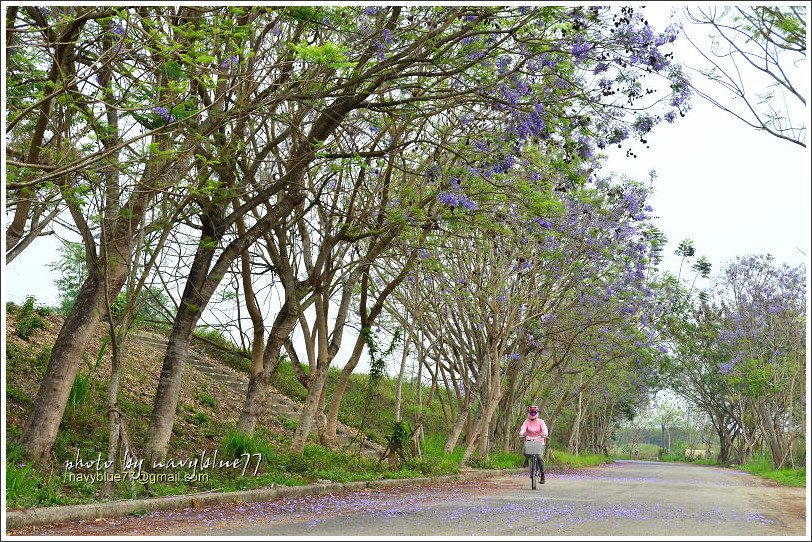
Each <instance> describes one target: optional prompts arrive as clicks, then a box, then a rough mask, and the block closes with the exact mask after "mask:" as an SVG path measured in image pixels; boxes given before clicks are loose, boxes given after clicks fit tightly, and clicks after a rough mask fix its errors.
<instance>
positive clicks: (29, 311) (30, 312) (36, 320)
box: [14, 296, 45, 341]
mask: <svg viewBox="0 0 812 542" xmlns="http://www.w3.org/2000/svg"><path fill="white" fill-rule="evenodd" d="M43 328H45V320H43V319H42V316H41V315H40V311H38V310H34V298H33V297H32V296H28V297H27V298H26V299H25V303H23V306H22V307H20V312H19V314H18V315H17V326H16V328H15V330H14V331H15V333H16V334H17V336H18V337H19V338H21V339H23V340H25V341H27V340H28V339H29V338H30V337H31V335H32V334H33V333H34V332H35V331H36V330H38V329H43Z"/></svg>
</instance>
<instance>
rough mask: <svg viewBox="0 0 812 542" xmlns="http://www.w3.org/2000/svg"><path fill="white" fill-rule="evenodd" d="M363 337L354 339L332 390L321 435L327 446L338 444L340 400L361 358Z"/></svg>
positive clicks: (323, 442)
mask: <svg viewBox="0 0 812 542" xmlns="http://www.w3.org/2000/svg"><path fill="white" fill-rule="evenodd" d="M364 344H365V343H364V337H363V335H359V336H358V338H357V339H356V341H355V346H354V347H353V350H352V354H351V355H350V359H349V360H347V364H346V365H344V368H343V369H342V370H341V376H340V377H339V379H338V384H337V385H336V388H335V389H334V390H333V395H332V397H331V398H330V407H329V409H328V410H327V423H326V424H325V427H324V433H323V434H322V435H321V442H322V444H324V445H325V446H327V447H336V446H338V438H337V437H336V430H337V429H338V414H339V411H340V409H341V400H342V399H343V398H344V392H346V391H347V384H348V383H349V381H350V376H351V375H352V372H353V371H354V370H355V367H356V366H357V365H358V361H359V360H360V359H361V352H363V350H364Z"/></svg>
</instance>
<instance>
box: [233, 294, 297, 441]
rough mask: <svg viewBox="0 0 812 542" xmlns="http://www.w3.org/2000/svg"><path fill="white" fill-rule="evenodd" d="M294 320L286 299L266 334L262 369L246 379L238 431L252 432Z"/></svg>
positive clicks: (295, 316) (294, 314) (294, 313)
mask: <svg viewBox="0 0 812 542" xmlns="http://www.w3.org/2000/svg"><path fill="white" fill-rule="evenodd" d="M296 320H297V311H295V310H290V300H288V302H286V303H285V304H284V305H283V306H282V308H281V309H280V311H279V313H278V314H277V315H276V319H275V320H274V324H273V327H272V328H271V332H270V335H269V336H268V342H267V344H266V345H265V351H264V352H263V354H262V367H263V369H262V371H260V373H259V374H256V375H251V376H250V377H249V379H248V391H247V392H246V394H245V401H244V402H243V407H242V411H241V412H240V418H239V420H238V421H237V429H238V430H239V431H242V432H244V433H249V434H251V433H253V432H254V429H255V427H256V424H257V417H258V416H259V411H260V409H261V407H262V404H263V402H264V401H265V396H266V394H267V391H268V383H269V381H270V379H271V375H273V373H274V371H275V370H276V367H277V365H278V364H279V354H280V352H281V351H282V346H283V345H284V344H285V341H286V340H287V339H288V337H290V334H291V333H292V332H293V329H294V328H295V327H296Z"/></svg>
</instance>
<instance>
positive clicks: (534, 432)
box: [519, 418, 547, 442]
mask: <svg viewBox="0 0 812 542" xmlns="http://www.w3.org/2000/svg"><path fill="white" fill-rule="evenodd" d="M525 435H527V436H528V437H530V438H531V439H532V440H537V441H539V442H547V440H546V439H547V424H546V423H544V420H542V419H541V418H538V419H537V420H531V419H530V418H527V419H526V420H525V421H524V423H523V424H522V428H521V429H519V436H520V437H523V436H525ZM537 437H541V438H537Z"/></svg>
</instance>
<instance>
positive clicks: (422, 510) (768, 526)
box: [9, 461, 808, 537]
mask: <svg viewBox="0 0 812 542" xmlns="http://www.w3.org/2000/svg"><path fill="white" fill-rule="evenodd" d="M805 514H806V491H805V489H804V488H788V487H782V486H779V485H777V484H776V483H774V482H771V481H769V480H765V479H761V478H758V477H755V476H752V475H750V474H747V473H743V472H739V471H735V470H730V469H722V468H718V467H707V466H698V465H689V464H679V463H656V462H647V461H617V462H615V463H613V464H610V465H603V466H600V467H592V468H585V469H578V470H560V471H555V470H551V471H549V472H548V474H547V483H546V484H545V485H543V486H540V488H539V490H537V491H531V490H530V483H529V479H528V478H527V476H526V474H522V475H509V476H502V477H499V478H491V479H487V480H477V481H470V482H453V483H444V484H430V485H420V486H412V487H400V488H394V487H393V488H379V489H366V490H361V491H345V492H341V493H336V494H333V495H320V496H313V497H303V498H292V499H279V500H276V501H269V502H260V503H238V504H228V505H222V506H216V507H211V508H203V509H187V510H178V511H166V512H155V513H152V514H149V515H147V516H143V517H127V518H119V519H102V520H95V521H86V522H76V523H70V524H64V525H60V526H49V527H46V528H43V527H40V528H37V529H35V530H33V529H24V530H20V531H16V532H11V533H9V534H26V535H30V534H43V535H46V534H47V535H94V534H96V535H104V536H113V535H128V534H133V535H136V534H137V535H164V536H167V535H169V536H172V535H221V536H240V537H243V536H251V535H277V536H308V535H311V536H356V535H357V536H380V535H384V536H409V535H411V536H422V535H425V536H442V535H451V536H462V535H480V536H534V537H535V536H584V535H591V536H624V535H626V536H635V535H643V536H704V535H712V536H730V535H733V536H775V535H794V536H804V535H805V534H808V533H806V532H805V529H806V520H805Z"/></svg>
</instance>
